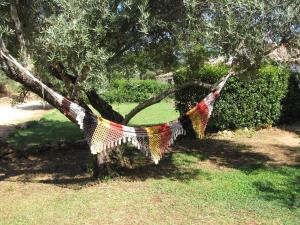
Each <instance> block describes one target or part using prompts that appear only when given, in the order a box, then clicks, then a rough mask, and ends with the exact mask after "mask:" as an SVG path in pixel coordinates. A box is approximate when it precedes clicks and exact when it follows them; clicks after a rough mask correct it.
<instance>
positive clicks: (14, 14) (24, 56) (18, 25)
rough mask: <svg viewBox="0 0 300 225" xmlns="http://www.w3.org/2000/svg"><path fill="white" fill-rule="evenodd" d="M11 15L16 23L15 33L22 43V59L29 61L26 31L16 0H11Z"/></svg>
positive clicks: (20, 43)
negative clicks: (24, 30)
mask: <svg viewBox="0 0 300 225" xmlns="http://www.w3.org/2000/svg"><path fill="white" fill-rule="evenodd" d="M10 16H11V19H12V21H13V23H14V27H15V34H16V37H17V39H18V42H19V45H20V53H21V57H22V60H23V61H24V62H27V61H28V59H29V55H28V52H27V48H26V42H25V37H24V32H23V28H22V24H21V21H20V19H19V15H18V11H17V6H16V1H15V0H11V1H10Z"/></svg>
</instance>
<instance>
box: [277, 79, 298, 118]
mask: <svg viewBox="0 0 300 225" xmlns="http://www.w3.org/2000/svg"><path fill="white" fill-rule="evenodd" d="M299 102H300V74H299V73H293V74H292V75H291V76H290V78H289V87H288V93H287V95H286V97H285V98H284V100H283V106H284V107H283V113H282V115H281V122H283V123H293V122H295V121H297V120H299V119H300V104H299Z"/></svg>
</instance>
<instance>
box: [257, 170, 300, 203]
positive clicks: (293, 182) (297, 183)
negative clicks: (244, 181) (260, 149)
mask: <svg viewBox="0 0 300 225" xmlns="http://www.w3.org/2000/svg"><path fill="white" fill-rule="evenodd" d="M287 169H289V168H288V167H286V168H276V169H273V172H276V174H280V175H281V176H283V177H284V178H285V180H284V183H281V184H278V183H276V182H271V181H268V180H263V181H256V182H254V183H253V186H254V187H255V188H256V189H257V190H258V195H259V196H260V197H262V198H263V199H265V200H267V201H276V202H280V203H281V204H283V205H284V206H286V207H288V208H290V209H297V208H300V175H299V173H298V174H293V173H292V172H291V171H287Z"/></svg>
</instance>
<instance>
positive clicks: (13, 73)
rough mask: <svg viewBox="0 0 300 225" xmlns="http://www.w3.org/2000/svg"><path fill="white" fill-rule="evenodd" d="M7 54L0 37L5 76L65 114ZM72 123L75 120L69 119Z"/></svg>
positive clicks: (0, 62) (1, 59)
mask: <svg viewBox="0 0 300 225" xmlns="http://www.w3.org/2000/svg"><path fill="white" fill-rule="evenodd" d="M2 52H3V53H5V54H6V55H8V54H9V52H8V50H7V49H6V47H5V44H4V42H3V40H2V38H1V37H0V65H1V68H2V69H3V71H4V72H5V74H6V75H7V76H8V77H9V78H11V79H12V80H15V81H17V82H19V83H21V84H23V85H24V86H25V87H27V88H28V89H29V90H30V91H32V92H33V93H35V94H37V95H38V96H40V97H41V98H43V99H44V100H46V101H47V102H48V103H50V104H51V105H52V106H54V107H55V108H57V109H58V110H59V111H60V112H61V113H64V110H63V108H62V107H61V105H60V103H59V102H58V101H57V100H56V99H55V98H54V97H53V95H51V94H50V93H48V92H47V91H45V90H44V89H43V87H42V86H41V85H40V84H39V83H38V82H37V81H35V80H32V79H30V78H29V77H28V76H27V75H26V74H25V73H24V72H23V71H20V70H18V69H16V67H15V65H14V64H13V63H12V62H11V61H9V60H8V59H7V58H5V57H4V55H3V54H2ZM68 118H69V119H70V120H71V121H72V122H74V121H73V118H70V117H68Z"/></svg>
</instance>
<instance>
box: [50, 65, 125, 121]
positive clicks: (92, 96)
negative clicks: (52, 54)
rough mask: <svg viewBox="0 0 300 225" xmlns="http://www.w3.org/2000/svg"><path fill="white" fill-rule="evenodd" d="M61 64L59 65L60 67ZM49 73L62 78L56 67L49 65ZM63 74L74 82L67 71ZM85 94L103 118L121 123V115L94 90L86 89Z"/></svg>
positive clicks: (74, 79) (73, 78)
mask: <svg viewBox="0 0 300 225" xmlns="http://www.w3.org/2000/svg"><path fill="white" fill-rule="evenodd" d="M62 66H63V65H61V68H62V69H63V67H62ZM50 71H51V74H52V75H53V76H54V77H56V78H57V79H59V80H62V77H61V74H60V73H61V70H59V69H58V68H56V67H53V66H50ZM64 76H65V77H67V78H68V80H70V81H71V82H72V84H74V83H75V82H76V78H75V77H74V76H72V75H70V74H68V73H64ZM85 94H86V96H87V97H88V99H89V103H90V104H91V105H92V106H93V107H94V108H95V109H96V110H97V111H98V112H99V113H100V114H101V116H103V117H104V118H105V119H108V120H111V121H113V122H116V123H121V122H122V120H123V116H122V115H121V114H120V113H118V112H117V111H115V110H114V109H113V108H112V106H111V105H110V104H109V103H108V102H106V101H105V100H104V99H102V98H101V97H100V96H99V95H98V94H97V92H96V91H95V90H91V91H86V92H85Z"/></svg>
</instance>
